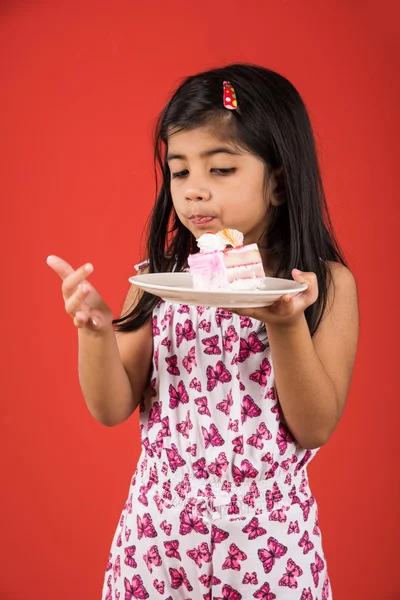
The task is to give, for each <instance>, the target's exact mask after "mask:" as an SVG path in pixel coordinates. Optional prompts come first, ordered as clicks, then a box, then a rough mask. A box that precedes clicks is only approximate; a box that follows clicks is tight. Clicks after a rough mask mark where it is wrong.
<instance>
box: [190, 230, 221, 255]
mask: <svg viewBox="0 0 400 600" xmlns="http://www.w3.org/2000/svg"><path fill="white" fill-rule="evenodd" d="M197 245H198V247H199V248H200V252H203V253H206V252H215V251H216V250H224V248H226V242H224V240H223V239H222V238H221V237H220V236H219V235H216V234H215V233H204V234H203V235H201V236H200V237H199V238H198V239H197Z"/></svg>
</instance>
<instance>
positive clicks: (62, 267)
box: [46, 254, 74, 279]
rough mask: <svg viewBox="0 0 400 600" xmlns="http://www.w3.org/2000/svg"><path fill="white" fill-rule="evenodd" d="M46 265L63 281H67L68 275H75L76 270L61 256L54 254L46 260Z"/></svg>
mask: <svg viewBox="0 0 400 600" xmlns="http://www.w3.org/2000/svg"><path fill="white" fill-rule="evenodd" d="M46 263H47V264H48V265H49V267H51V268H52V269H53V271H55V272H56V273H57V274H58V275H59V276H60V277H61V279H66V278H67V277H68V275H71V273H74V269H73V268H72V267H71V265H70V264H68V263H67V262H66V261H65V260H63V259H62V258H60V257H59V256H54V254H51V255H50V256H48V257H47V258H46Z"/></svg>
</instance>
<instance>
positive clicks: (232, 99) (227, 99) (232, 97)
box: [224, 81, 237, 110]
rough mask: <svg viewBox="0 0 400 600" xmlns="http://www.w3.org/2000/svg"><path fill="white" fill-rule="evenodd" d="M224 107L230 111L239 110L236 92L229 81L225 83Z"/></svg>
mask: <svg viewBox="0 0 400 600" xmlns="http://www.w3.org/2000/svg"><path fill="white" fill-rule="evenodd" d="M224 106H225V108H229V110H235V108H237V100H236V92H235V90H234V89H233V87H232V85H231V84H230V83H229V81H224Z"/></svg>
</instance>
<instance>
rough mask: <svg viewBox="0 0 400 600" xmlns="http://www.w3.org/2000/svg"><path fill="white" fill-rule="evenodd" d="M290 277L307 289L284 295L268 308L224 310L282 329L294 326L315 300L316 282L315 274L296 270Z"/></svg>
mask: <svg viewBox="0 0 400 600" xmlns="http://www.w3.org/2000/svg"><path fill="white" fill-rule="evenodd" d="M292 276H293V279H294V280H295V281H297V282H298V283H306V284H307V285H308V288H307V289H306V290H305V291H304V292H299V293H298V294H296V295H295V296H290V295H289V294H285V295H284V296H281V297H280V298H279V300H277V301H276V302H274V303H273V304H271V305H270V306H265V307H263V308H235V309H232V308H225V310H227V311H229V312H233V313H235V314H237V315H241V316H244V317H250V318H253V319H257V320H258V321H262V322H263V323H266V324H270V325H277V326H283V327H287V326H289V327H292V326H293V325H296V324H297V323H298V321H300V319H301V317H303V315H304V311H305V309H306V308H307V307H308V306H311V304H314V302H315V301H316V300H317V298H318V281H317V276H316V274H315V273H303V271H299V270H298V269H293V270H292Z"/></svg>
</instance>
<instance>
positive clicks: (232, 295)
mask: <svg viewBox="0 0 400 600" xmlns="http://www.w3.org/2000/svg"><path fill="white" fill-rule="evenodd" d="M129 281H130V282H131V283H134V284H135V285H137V286H138V287H140V288H141V289H143V290H145V291H146V292H149V293H150V294H154V295H155V296H159V297H160V298H162V299H163V300H166V301H167V302H172V303H173V304H188V305H191V306H214V307H223V308H249V307H251V308H259V307H262V306H269V305H270V304H272V303H273V302H275V301H276V300H278V299H279V298H280V297H281V296H283V295H284V294H291V295H293V296H294V295H295V294H298V293H299V292H303V291H304V290H306V289H307V287H308V286H307V284H303V283H302V284H300V283H297V282H296V281H292V280H291V279H279V278H277V277H265V279H264V280H263V281H264V285H265V286H266V289H264V290H215V291H210V290H195V289H193V283H192V276H191V274H190V273H148V274H147V275H136V276H135V277H130V278H129Z"/></svg>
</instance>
